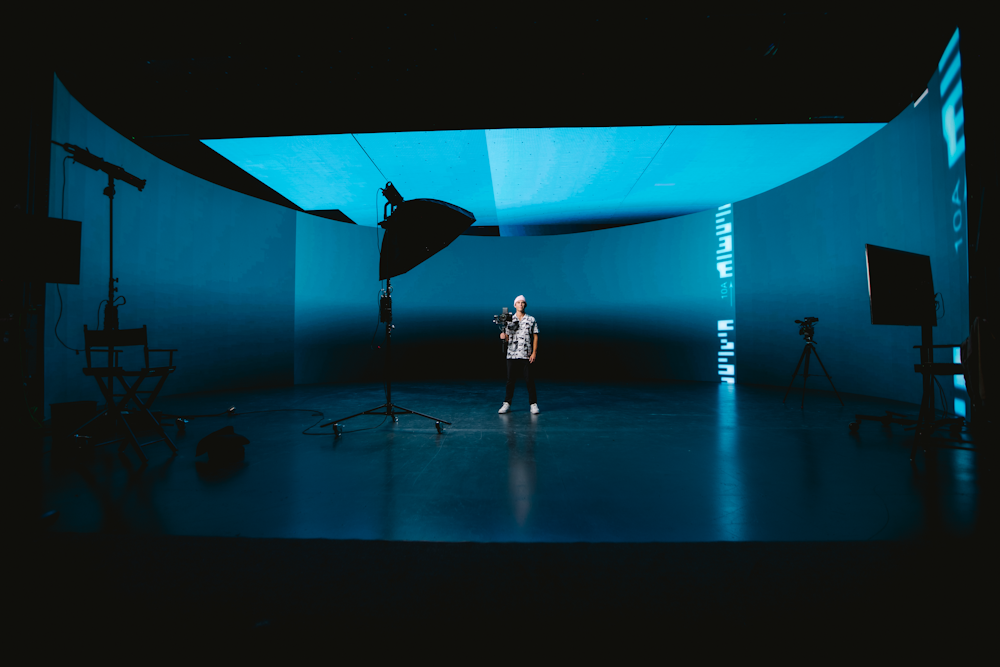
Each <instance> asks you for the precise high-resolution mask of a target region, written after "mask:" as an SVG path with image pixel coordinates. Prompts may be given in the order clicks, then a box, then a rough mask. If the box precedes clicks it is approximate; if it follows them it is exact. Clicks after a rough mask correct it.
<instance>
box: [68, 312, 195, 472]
mask: <svg viewBox="0 0 1000 667" xmlns="http://www.w3.org/2000/svg"><path fill="white" fill-rule="evenodd" d="M147 340H148V339H147V336H146V325H145V324H144V325H142V328H141V329H111V330H104V331H101V330H96V331H92V330H90V329H88V328H87V325H86V324H84V325H83V342H84V352H85V353H86V357H87V367H86V368H84V369H83V374H84V375H86V376H88V377H92V378H94V379H95V380H96V381H97V384H98V386H99V387H100V389H101V393H102V394H103V395H104V399H105V401H106V402H107V408H105V410H104V412H102V413H100V414H98V415H97V416H96V417H94V418H93V419H91V420H90V421H88V422H87V423H86V424H84V425H83V426H81V427H80V428H78V429H76V431H75V432H74V435H76V434H79V433H80V432H81V431H83V430H84V429H85V428H86V427H87V426H89V425H90V424H91V423H93V422H95V421H97V420H98V419H101V418H102V417H105V418H106V423H107V424H108V425H109V426H110V427H112V428H114V429H115V431H116V432H117V435H118V437H115V438H113V439H111V440H108V441H107V442H103V443H101V444H102V445H108V444H111V443H113V442H122V444H121V446H119V448H118V451H119V453H121V452H123V451H124V450H125V448H126V447H127V446H128V445H132V449H134V450H135V453H136V454H138V455H139V458H140V459H142V462H143V463H145V462H146V461H148V460H149V459H147V458H146V455H145V454H144V453H143V452H142V448H143V447H144V446H146V445H150V444H153V443H154V442H161V441H163V442H166V443H167V445H168V446H169V447H170V449H171V451H173V452H174V453H175V454H176V453H177V447H176V446H175V445H174V443H173V441H172V440H171V439H170V436H168V435H167V432H166V431H164V430H163V426H162V425H161V424H160V422H159V421H158V420H157V419H156V418H155V417H154V416H153V414H152V413H151V412H150V411H149V408H150V407H151V406H152V404H153V401H155V400H156V397H157V395H158V394H159V393H160V390H161V389H163V383H164V382H166V381H167V377H169V376H170V374H171V373H173V372H174V370H175V369H176V367H175V366H174V352H176V351H177V350H176V349H172V350H168V349H150V348H149V346H148V344H147ZM138 345H141V346H142V353H143V359H144V360H145V362H146V365H145V367H144V368H140V369H139V370H134V371H132V370H125V369H124V368H122V367H121V366H120V365H119V359H118V355H119V354H120V353H122V352H124V350H120V349H117V348H119V347H129V346H138ZM150 352H167V353H169V355H170V357H169V360H168V362H167V365H166V366H152V367H151V366H150V365H149V353H150ZM92 353H106V354H107V355H108V365H107V366H94V365H93V364H92V362H91V354H92ZM148 378H157V381H156V386H155V387H154V388H153V389H149V390H143V389H140V386H141V385H142V383H143V382H144V381H145V380H147V379H148ZM115 379H117V380H118V383H119V385H120V386H121V389H122V390H123V391H124V392H125V393H123V394H116V393H115ZM140 394H142V395H145V397H146V398H145V400H143V399H142V398H140V396H139V395H140ZM116 399H120V400H116ZM136 415H138V417H139V418H140V419H143V420H148V422H149V424H152V426H153V428H154V429H155V430H156V431H157V432H158V433H159V434H160V438H158V439H156V440H150V441H149V442H146V443H142V444H139V440H138V438H136V436H135V430H134V429H133V427H132V425H130V424H129V422H128V420H129V418H132V417H135V416H136Z"/></svg>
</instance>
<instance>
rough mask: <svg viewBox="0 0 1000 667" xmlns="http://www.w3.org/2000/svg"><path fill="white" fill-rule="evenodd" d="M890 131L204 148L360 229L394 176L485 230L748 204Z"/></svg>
mask: <svg viewBox="0 0 1000 667" xmlns="http://www.w3.org/2000/svg"><path fill="white" fill-rule="evenodd" d="M884 125H885V123H856V124H855V123H852V124H840V125H835V124H822V125H679V126H659V127H605V128H545V129H508V130H451V131H440V132H386V133H377V134H357V135H353V136H352V135H350V134H342V135H341V134H338V135H319V136H305V137H260V138H247V139H211V140H207V139H206V140H204V143H205V144H206V145H207V146H209V147H210V148H212V149H213V150H215V151H216V152H218V153H219V154H220V155H222V156H223V157H225V158H226V159H228V160H230V161H231V162H233V163H234V164H236V165H237V166H239V167H241V168H242V169H244V170H245V171H247V172H248V173H250V174H251V175H253V176H254V177H256V178H257V179H259V180H260V181H262V182H264V183H265V184H267V185H268V186H270V187H271V188H272V189H274V190H275V191H277V192H279V193H280V194H282V195H283V196H284V197H286V198H287V199H289V200H291V201H293V202H295V204H297V205H298V206H300V207H301V208H302V209H304V210H306V211H316V210H330V209H339V210H340V211H342V212H343V213H344V214H345V215H347V216H348V217H350V218H351V219H352V220H354V221H355V222H357V223H358V224H361V225H375V224H376V223H377V221H378V220H380V219H381V216H382V204H383V203H384V202H383V200H382V199H381V198H379V197H378V195H377V192H378V189H379V188H380V187H383V186H384V185H385V182H386V181H387V180H389V181H392V182H393V185H395V186H396V189H397V190H399V192H400V193H401V194H402V195H403V197H405V198H408V199H416V198H430V199H441V200H444V201H447V202H450V203H452V204H456V205H458V206H461V207H462V208H465V209H467V210H469V211H472V212H473V213H474V214H475V216H476V224H477V225H539V224H546V225H553V224H580V223H608V224H613V223H616V222H640V221H648V220H660V219H663V218H669V217H673V216H676V215H683V214H686V213H692V212H695V211H701V210H705V209H707V208H711V207H713V206H718V205H720V204H724V203H727V202H733V201H739V200H741V199H746V198H748V197H752V196H754V195H757V194H760V193H762V192H765V191H767V190H770V189H771V188H774V187H777V186H779V185H781V184H783V183H787V182H788V181H790V180H792V179H794V178H797V177H799V176H801V175H803V174H805V173H807V172H810V171H812V170H813V169H816V168H817V167H820V166H822V165H824V164H826V163H827V162H830V161H831V160H833V159H834V158H836V157H838V156H840V155H842V154H844V153H846V152H847V151H848V150H850V149H851V148H853V147H854V146H856V145H858V144H859V143H861V142H862V141H864V140H865V139H867V138H868V137H869V136H871V135H872V134H874V133H875V132H876V131H878V130H879V129H880V128H882V127H883V126H884ZM375 165H378V166H377V167H376V166H375ZM380 172H381V173H380ZM382 174H384V175H385V176H384V177H383V176H382Z"/></svg>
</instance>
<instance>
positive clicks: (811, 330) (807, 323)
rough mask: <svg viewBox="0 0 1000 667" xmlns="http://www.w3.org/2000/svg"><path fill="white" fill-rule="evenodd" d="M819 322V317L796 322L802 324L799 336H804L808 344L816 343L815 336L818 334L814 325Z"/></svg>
mask: <svg viewBox="0 0 1000 667" xmlns="http://www.w3.org/2000/svg"><path fill="white" fill-rule="evenodd" d="M816 322H819V318H818V317H807V318H805V319H802V320H795V323H796V324H800V325H801V326H800V327H799V335H800V336H804V337H805V339H806V342H807V343H814V342H815V341H814V340H813V335H815V333H816V328H815V326H814V324H815V323H816Z"/></svg>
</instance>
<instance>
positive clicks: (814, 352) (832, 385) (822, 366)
mask: <svg viewBox="0 0 1000 667" xmlns="http://www.w3.org/2000/svg"><path fill="white" fill-rule="evenodd" d="M813 354H815V355H816V361H818V362H819V367H820V368H822V369H823V374H824V375H826V379H827V380H829V381H830V386H831V387H833V393H834V394H836V395H837V400H838V401H840V404H841V405H843V404H844V399H842V398H841V397H840V392H839V391H837V387H835V386H834V384H833V378H832V377H830V374H829V373H827V371H826V366H824V365H823V360H822V359H820V358H819V352H818V351H816V350H813Z"/></svg>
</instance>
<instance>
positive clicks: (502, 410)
mask: <svg viewBox="0 0 1000 667" xmlns="http://www.w3.org/2000/svg"><path fill="white" fill-rule="evenodd" d="M508 410H510V403H507V402H504V404H503V405H501V406H500V409H499V410H497V412H499V413H500V414H503V413H505V412H507V411H508Z"/></svg>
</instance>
